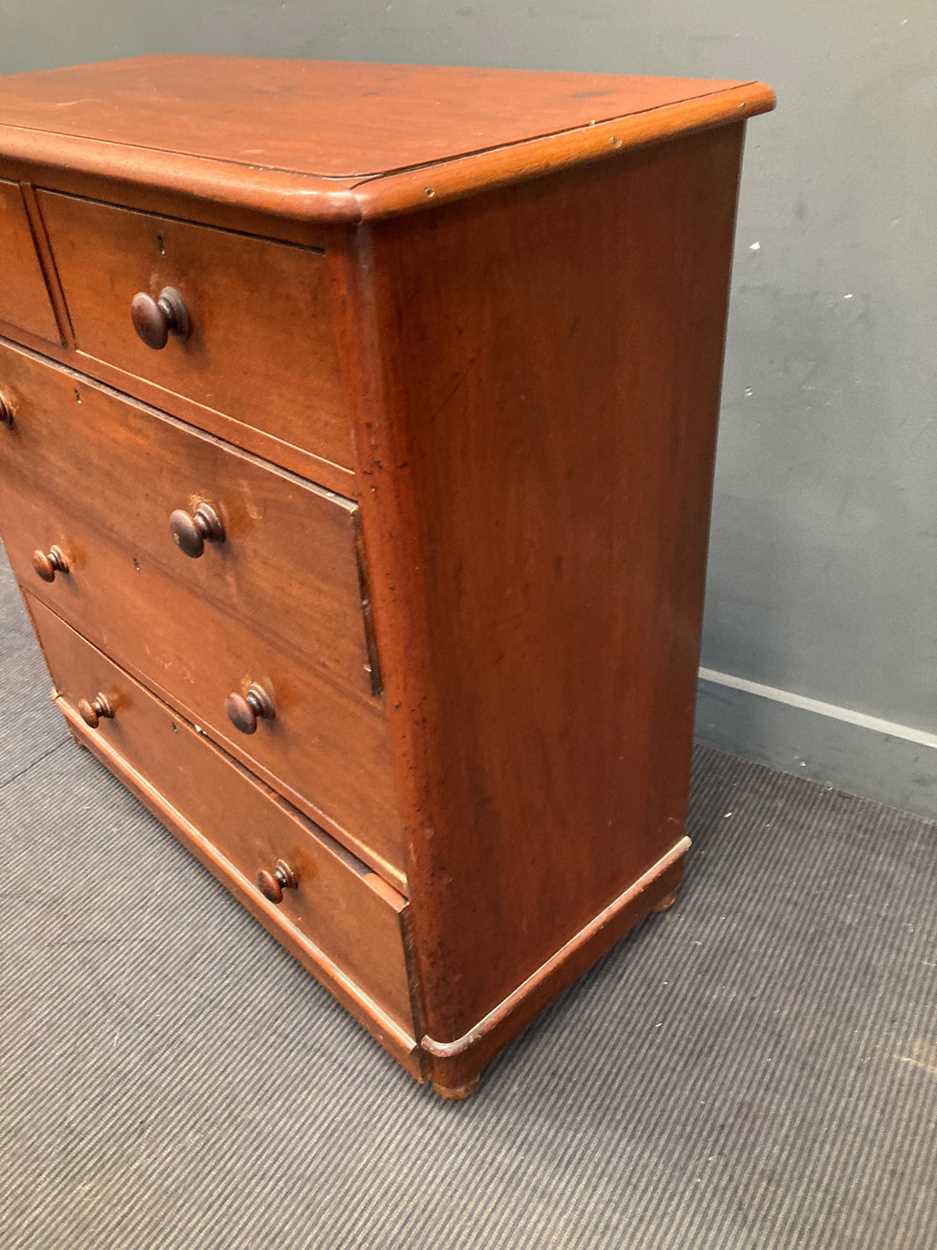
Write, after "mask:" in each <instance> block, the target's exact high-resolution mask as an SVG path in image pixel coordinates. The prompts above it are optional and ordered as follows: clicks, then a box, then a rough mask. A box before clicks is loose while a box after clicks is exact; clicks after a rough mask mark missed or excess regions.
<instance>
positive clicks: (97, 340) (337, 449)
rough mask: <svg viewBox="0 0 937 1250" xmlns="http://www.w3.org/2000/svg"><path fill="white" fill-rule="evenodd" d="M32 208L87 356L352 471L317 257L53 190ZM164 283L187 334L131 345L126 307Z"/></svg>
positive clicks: (169, 402)
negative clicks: (159, 344)
mask: <svg viewBox="0 0 937 1250" xmlns="http://www.w3.org/2000/svg"><path fill="white" fill-rule="evenodd" d="M37 200H38V203H39V206H40V209H41V212H42V217H43V221H44V222H45V227H46V230H47V233H48V236H49V241H50V244H51V248H52V253H53V256H54V258H55V264H56V269H57V271H58V275H59V279H60V280H61V283H62V287H63V289H64V293H65V302H66V304H67V307H68V312H69V315H70V318H71V323H72V329H73V330H74V334H75V341H76V346H77V348H78V351H79V352H80V353H81V354H82V355H83V356H86V357H89V358H94V359H96V360H99V361H103V362H104V363H105V364H108V365H113V366H115V367H116V368H118V369H120V370H122V371H124V372H125V373H126V374H128V375H133V376H135V377H138V378H141V379H143V380H144V381H146V382H149V383H152V384H154V385H156V386H158V387H160V388H162V389H163V390H164V391H165V392H167V395H166V399H165V402H163V401H160V406H161V407H167V408H169V409H170V410H173V409H174V408H178V405H177V404H175V403H174V399H173V397H174V396H175V397H182V398H183V399H184V400H187V401H190V402H191V403H192V404H195V405H198V406H199V407H200V408H202V409H203V410H204V411H205V413H206V414H211V413H216V414H222V415H223V416H225V417H228V418H231V419H233V420H234V421H237V422H239V423H241V424H242V425H244V426H248V427H250V428H252V429H255V430H261V431H263V432H264V433H266V434H269V435H272V436H274V437H275V438H276V439H279V440H280V441H282V442H285V443H288V444H290V445H292V446H294V447H299V448H303V449H305V450H306V451H310V452H313V453H314V454H315V455H317V456H319V457H321V458H322V459H324V460H327V461H330V462H332V463H334V464H337V465H341V466H343V467H344V468H346V469H353V468H354V455H353V451H352V435H351V427H350V423H349V421H348V420H347V417H346V411H345V406H344V404H343V402H342V391H341V385H340V375H339V365H338V346H337V342H336V338H335V330H334V326H333V303H334V302H335V297H334V293H333V288H332V278H331V272H330V268H329V265H328V262H327V260H326V257H325V256H324V255H323V253H322V252H321V251H316V250H314V249H311V248H308V247H300V246H294V245H292V244H288V243H276V242H273V241H271V240H269V239H262V238H258V237H256V236H254V235H248V234H236V233H233V232H231V231H226V230H219V229H215V228H214V227H211V226H200V225H195V224H193V223H191V222H185V221H178V220H176V219H175V218H170V217H161V216H157V215H154V214H152V213H142V212H137V211H135V210H131V209H126V208H118V207H115V206H112V205H108V204H100V203H97V202H95V201H91V200H83V199H78V198H76V197H74V196H69V195H61V194H58V193H56V192H51V191H40V192H38V193H37ZM167 287H168V288H172V289H174V290H176V291H177V292H178V293H179V295H180V296H181V298H182V301H183V303H184V306H185V309H186V310H187V314H188V319H189V326H190V329H189V333H188V336H187V337H186V338H184V339H183V338H181V337H180V336H179V335H178V334H174V333H169V335H168V339H167V341H166V344H165V346H164V347H163V348H162V349H159V350H156V349H154V348H152V347H148V346H146V345H145V344H144V343H143V342H142V341H141V339H140V338H139V337H138V336H137V333H136V331H135V330H134V326H133V323H132V321H131V303H132V302H133V299H134V296H135V295H137V294H140V293H142V294H143V295H145V296H149V297H151V298H152V299H154V300H155V299H157V298H158V297H159V295H160V293H161V292H162V291H163V290H164V289H165V288H167ZM91 371H92V372H93V371H94V370H93V368H92V369H91ZM121 389H123V387H121ZM127 389H129V390H133V389H134V388H133V386H132V385H128V387H127ZM181 415H184V416H185V417H186V418H187V419H193V420H196V421H197V420H198V414H197V413H192V412H190V411H188V410H186V411H185V412H184V413H182V414H181ZM208 428H210V429H215V432H219V431H218V430H217V429H216V426H215V424H214V423H211V424H209V426H208ZM235 441H236V440H235Z"/></svg>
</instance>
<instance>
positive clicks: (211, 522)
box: [169, 503, 225, 560]
mask: <svg viewBox="0 0 937 1250" xmlns="http://www.w3.org/2000/svg"><path fill="white" fill-rule="evenodd" d="M169 532H170V534H172V540H173V542H174V543H175V544H176V546H177V547H178V548H179V550H180V551H181V552H182V553H183V555H187V556H189V557H190V558H191V559H192V560H197V559H198V558H199V556H200V555H201V554H202V552H203V551H204V550H205V544H206V543H223V542H224V537H225V535H224V525H223V524H222V521H221V517H220V516H219V515H218V513H217V512H216V511H215V509H214V508H213V507H212V506H211V504H208V503H200V504H199V506H198V507H197V508H196V509H195V512H194V513H192V514H191V515H190V514H189V513H188V512H185V511H184V510H183V509H182V508H177V509H176V510H175V512H173V513H172V515H171V516H170V518H169Z"/></svg>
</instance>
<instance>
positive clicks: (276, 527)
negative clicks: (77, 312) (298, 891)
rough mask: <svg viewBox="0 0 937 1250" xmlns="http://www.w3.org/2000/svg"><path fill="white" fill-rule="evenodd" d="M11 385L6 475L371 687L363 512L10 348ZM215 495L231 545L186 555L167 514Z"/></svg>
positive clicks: (354, 682)
mask: <svg viewBox="0 0 937 1250" xmlns="http://www.w3.org/2000/svg"><path fill="white" fill-rule="evenodd" d="M0 390H2V391H3V393H4V394H5V395H6V396H7V397H8V401H9V402H10V403H11V404H12V405H13V408H14V409H15V412H16V422H15V425H14V427H13V429H12V430H10V431H0V458H2V461H3V467H2V469H0V476H4V475H8V474H9V475H11V476H12V478H14V479H15V480H16V481H17V482H18V483H20V484H21V485H25V484H27V483H29V484H30V485H31V486H32V488H33V489H34V490H35V492H36V494H37V495H40V496H43V497H45V498H47V499H55V500H56V501H57V502H58V503H60V504H61V505H62V506H64V507H66V508H70V509H72V510H74V511H75V512H76V513H79V514H80V515H82V516H83V517H84V518H85V519H86V520H87V522H88V523H89V524H90V525H92V526H94V527H96V528H98V529H101V530H102V531H105V532H107V533H109V534H110V535H111V536H112V537H113V538H114V539H115V540H117V541H118V542H122V543H124V544H125V545H126V547H127V550H128V551H130V552H132V553H133V555H134V557H135V558H137V559H138V560H142V561H143V562H145V563H148V564H149V563H155V564H158V565H159V566H160V567H161V568H162V569H163V571H164V572H165V573H167V574H168V575H169V576H171V577H172V578H174V579H175V580H176V581H179V582H180V583H182V584H184V585H185V586H186V587H187V588H188V589H189V590H190V591H192V592H193V593H195V594H198V595H199V596H200V597H201V598H203V599H204V600H205V601H206V602H207V603H211V604H214V606H215V607H216V608H217V609H218V610H219V611H221V612H223V613H225V614H226V615H229V616H235V617H237V618H238V619H240V620H242V621H243V622H245V623H246V624H249V625H252V626H253V628H254V629H256V630H257V631H258V632H259V633H262V634H265V635H267V636H269V637H273V638H278V639H279V640H280V641H281V643H282V644H283V646H284V647H288V648H290V649H291V650H292V651H294V652H295V653H296V654H297V655H301V656H303V657H304V658H305V660H306V662H307V663H308V664H309V666H310V667H312V668H315V669H317V670H319V671H320V672H322V673H323V674H327V675H329V676H330V677H331V678H332V680H334V681H338V682H340V683H342V684H345V685H347V686H349V688H351V689H352V690H358V691H360V692H361V693H363V694H369V693H370V692H371V688H372V681H371V678H372V673H371V664H370V656H369V649H368V643H367V638H366V634H365V614H364V611H363V608H362V589H363V580H364V572H363V570H362V569H361V568H360V567H359V559H358V509H357V507H356V506H355V505H354V504H352V503H350V502H349V501H347V500H344V499H340V498H338V497H337V496H335V495H333V494H330V493H329V492H327V491H323V490H321V489H319V488H318V487H315V486H312V485H310V484H308V483H306V482H303V481H302V480H301V479H299V478H296V477H294V476H292V475H291V474H288V473H285V472H283V471H282V470H279V469H275V468H273V467H271V466H270V465H267V464H265V463H264V462H263V461H260V460H257V459H256V458H254V457H252V456H249V455H246V454H245V453H243V452H240V451H238V450H237V449H236V448H234V447H231V446H229V445H227V444H225V443H222V442H220V441H219V440H218V439H215V438H212V437H210V436H208V435H205V434H200V433H198V432H197V431H195V430H192V429H191V428H190V427H188V426H185V425H183V424H182V423H180V422H178V421H175V420H173V419H172V418H171V417H167V416H164V415H163V414H161V413H159V412H156V411H155V410H153V409H150V408H145V407H144V406H143V405H142V404H138V403H135V402H133V401H132V400H128V399H126V398H125V397H124V396H121V395H119V394H116V393H115V392H112V391H109V390H107V389H105V388H103V387H101V386H98V385H96V384H95V383H93V382H89V381H88V380H87V379H86V378H83V377H81V376H80V375H78V374H75V373H74V372H72V371H70V370H65V369H60V368H58V367H56V366H54V365H50V364H48V363H47V362H46V361H44V360H43V359H42V358H41V357H39V356H36V355H34V354H32V353H30V352H27V351H25V350H23V349H22V348H18V347H15V346H13V345H12V344H9V343H3V342H2V341H0ZM104 448H106V449H107V454H106V455H104V454H102V449H104ZM203 500H204V501H207V502H208V503H210V504H211V505H212V506H213V507H214V508H215V509H216V511H217V512H218V513H219V515H220V517H221V519H222V521H223V524H224V529H225V540H224V541H223V542H220V543H206V544H205V549H204V554H203V555H202V556H201V557H199V558H198V559H188V558H187V557H186V556H184V555H183V554H182V552H181V551H180V550H179V549H178V548H177V547H176V545H175V544H174V543H173V541H172V538H171V537H170V532H169V518H170V515H171V513H172V512H173V511H174V510H175V509H189V510H190V511H192V512H194V510H195V508H196V506H197V504H198V503H199V502H200V501H203Z"/></svg>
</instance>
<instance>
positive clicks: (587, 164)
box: [0, 57, 773, 1097]
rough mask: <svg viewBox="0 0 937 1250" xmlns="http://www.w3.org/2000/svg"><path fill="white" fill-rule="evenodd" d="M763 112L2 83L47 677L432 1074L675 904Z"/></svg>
mask: <svg viewBox="0 0 937 1250" xmlns="http://www.w3.org/2000/svg"><path fill="white" fill-rule="evenodd" d="M772 104H773V97H772V95H771V92H770V91H769V90H768V89H767V88H765V87H764V86H762V85H760V84H757V83H732V82H703V81H693V80H686V79H647V78H628V77H611V76H599V75H587V74H540V73H525V72H516V71H501V70H490V71H488V70H450V69H431V68H414V67H403V66H376V65H355V64H339V63H326V62H300V61H260V60H237V59H223V58H180V57H171V58H160V57H155V58H143V59H135V60H128V61H117V62H112V63H106V64H101V65H93V66H79V67H77V68H74V69H67V70H54V71H48V72H42V73H29V74H22V75H14V76H12V77H8V78H5V79H2V80H0V264H2V280H0V491H2V494H0V529H2V534H3V538H4V541H5V544H6V547H7V552H8V554H9V558H10V560H11V562H12V565H13V568H14V570H15V572H16V576H17V579H18V581H19V584H20V586H21V589H22V591H23V594H24V597H25V601H26V604H27V607H28V609H29V612H30V614H31V618H32V621H33V624H34V626H35V630H36V634H37V636H38V638H39V641H40V643H41V645H42V648H43V651H44V654H45V658H46V661H47V663H48V667H49V671H50V673H51V676H52V681H53V685H54V697H55V699H56V701H57V703H58V706H59V708H60V709H61V711H62V713H63V714H64V716H65V717H66V719H67V721H68V724H69V726H70V727H71V729H72V732H73V733H74V736H75V738H76V739H77V740H78V742H79V743H81V744H82V745H83V746H86V747H88V748H89V749H90V750H91V751H93V752H94V753H95V754H96V755H97V756H98V757H99V758H100V759H101V760H103V761H104V763H105V764H106V765H107V766H108V767H109V768H110V769H112V770H113V771H114V772H115V773H116V774H117V776H118V777H120V778H121V779H122V780H123V781H124V782H125V783H126V784H127V785H128V786H129V787H130V788H131V789H132V790H133V791H134V792H135V793H136V794H137V795H139V797H140V798H141V799H142V800H143V802H144V803H146V804H147V805H148V806H149V807H150V808H151V809H152V810H153V811H154V812H156V813H157V815H158V816H159V817H160V818H161V819H162V820H163V821H164V822H165V824H166V825H167V826H168V827H169V828H170V829H172V830H173V832H174V833H175V834H176V835H177V836H178V837H180V838H181V839H182V840H183V841H184V842H185V843H187V844H188V846H189V847H190V848H191V849H192V851H193V852H194V853H195V854H196V855H197V856H198V858H199V859H201V860H202V862H203V863H205V864H206V865H207V866H208V867H209V868H210V869H211V870H212V871H213V872H215V873H216V874H217V875H218V876H219V877H220V878H221V879H222V880H223V881H224V882H225V883H226V884H227V885H228V887H229V888H230V889H231V890H232V891H234V893H235V894H236V895H237V896H238V897H239V898H240V899H241V900H242V901H243V902H244V904H245V905H246V906H247V907H248V908H249V909H250V910H251V911H252V912H253V914H254V915H255V916H256V917H257V918H258V919H259V920H260V921H261V922H262V923H263V924H264V925H266V926H267V928H268V929H269V930H270V931H271V932H272V933H274V934H275V935H276V937H277V938H278V939H279V940H280V941H281V942H282V943H283V944H284V945H285V946H286V947H287V948H288V949H289V950H290V951H291V952H292V953H293V954H294V955H295V956H296V957H297V958H298V959H300V960H301V961H302V962H303V964H304V965H305V966H306V967H307V968H308V969H309V970H310V972H312V973H313V974H314V975H315V976H316V977H318V978H319V980H320V981H321V982H322V983H323V984H324V985H325V986H326V987H327V988H328V989H329V990H330V991H331V992H332V993H333V994H334V995H335V996H336V997H337V998H338V999H339V1000H340V1001H341V1002H342V1003H344V1004H345V1006H346V1007H347V1008H348V1009H349V1010H350V1011H351V1012H352V1013H354V1015H355V1016H356V1017H357V1018H358V1020H360V1021H361V1023H362V1024H364V1025H365V1026H366V1027H367V1028H368V1029H370V1030H371V1032H372V1033H373V1034H374V1036H375V1037H376V1038H377V1039H378V1040H379V1041H380V1042H381V1043H383V1045H384V1046H385V1047H386V1048H387V1050H388V1051H390V1053H391V1054H392V1055H393V1056H394V1057H395V1058H396V1059H398V1060H399V1061H400V1063H402V1064H403V1065H404V1066H405V1067H406V1068H407V1069H408V1070H409V1071H410V1072H411V1073H412V1074H413V1076H414V1077H416V1078H417V1079H420V1080H429V1081H431V1082H432V1083H433V1085H434V1086H435V1087H436V1089H437V1090H439V1092H441V1093H443V1094H446V1095H448V1096H452V1097H459V1096H462V1095H464V1094H465V1093H467V1092H468V1091H469V1090H471V1089H472V1088H473V1086H474V1084H475V1083H476V1081H477V1078H478V1074H479V1072H480V1070H481V1069H482V1067H483V1066H484V1064H485V1063H486V1062H487V1061H488V1060H490V1059H491V1058H492V1056H493V1055H494V1054H495V1053H496V1052H497V1051H498V1050H499V1049H500V1048H501V1047H503V1046H504V1045H505V1043H506V1042H507V1041H508V1040H510V1038H511V1037H513V1036H514V1035H516V1034H517V1033H518V1031H519V1030H520V1029H521V1028H523V1026H524V1025H525V1024H526V1023H527V1022H528V1021H529V1020H530V1019H531V1018H532V1017H533V1015H534V1014H535V1013H536V1012H537V1011H538V1010H539V1009H540V1008H542V1007H543V1006H544V1005H545V1004H546V1003H547V1002H549V1001H550V1000H551V999H553V998H554V997H555V996H556V995H557V994H558V993H559V992H560V991H561V990H562V989H563V988H564V987H566V986H567V985H569V984H570V982H571V981H572V980H573V979H574V978H575V977H576V976H577V975H579V974H580V973H581V972H582V971H584V970H585V969H586V968H587V967H588V966H589V965H590V964H591V963H592V962H593V961H594V960H595V959H596V958H597V957H598V956H599V955H601V954H602V953H603V952H604V951H606V950H607V949H608V948H609V946H610V945H611V944H612V943H614V942H615V941H616V940H617V939H618V938H619V937H620V936H621V935H622V934H623V933H624V932H625V931H626V930H627V929H628V928H629V927H630V926H632V925H634V924H635V923H636V922H637V921H638V920H640V919H641V918H642V917H643V916H645V915H646V914H647V913H648V912H649V911H651V910H655V909H661V908H662V907H664V906H666V905H667V904H668V903H669V901H670V900H671V899H672V897H673V894H674V890H675V889H676V886H677V884H678V882H679V880H680V876H681V872H682V864H683V856H684V853H685V851H686V849H687V847H688V846H689V841H688V839H687V837H686V834H685V828H684V819H685V812H686V799H687V787H688V771H689V753H690V743H691V726H692V712H693V703H694V690H695V680H696V669H697V663H698V645H699V630H700V616H701V606H702V594H703V575H704V564H705V550H706V536H707V527H708V514H709V506H710V495H711V486H712V466H713V453H714V443H715V431H716V419H717V412H718V402H719V386H720V371H721V364H722V352H723V340H724V332H725V319H726V303H727V288H728V278H729V270H730V258H731V251H732V244H733V228H734V217H735V203H736V191H737V183H738V173H739V162H740V156H741V150H742V135H743V130H744V122H745V119H746V118H747V117H749V116H750V115H752V114H754V113H758V112H762V111H764V110H766V109H769V108H771V107H772ZM127 849H128V852H132V848H131V847H128V848H127Z"/></svg>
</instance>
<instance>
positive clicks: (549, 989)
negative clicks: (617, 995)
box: [420, 838, 690, 1098]
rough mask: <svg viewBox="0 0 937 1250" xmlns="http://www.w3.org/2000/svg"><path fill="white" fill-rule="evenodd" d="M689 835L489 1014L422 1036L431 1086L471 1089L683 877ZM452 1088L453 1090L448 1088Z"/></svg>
mask: <svg viewBox="0 0 937 1250" xmlns="http://www.w3.org/2000/svg"><path fill="white" fill-rule="evenodd" d="M689 846H690V840H689V838H681V840H680V841H679V842H678V843H677V844H676V845H675V846H673V847H672V848H671V849H670V850H669V851H668V852H667V853H666V854H664V855H662V856H661V858H660V859H659V860H657V862H656V863H654V864H652V865H651V867H650V868H648V870H647V871H646V872H645V873H643V874H642V875H641V876H640V877H639V878H638V879H637V881H635V882H634V883H633V884H632V885H630V886H629V887H628V889H626V890H624V891H623V892H622V893H621V894H619V895H617V896H616V897H615V898H614V899H612V900H611V902H610V903H609V904H608V906H607V907H604V908H603V909H602V910H601V911H600V912H599V913H598V914H597V915H596V916H594V917H593V918H592V919H591V920H590V921H589V922H588V923H587V924H586V925H584V926H583V927H582V928H581V929H580V930H579V931H578V932H577V933H575V934H574V935H573V936H572V937H571V938H570V939H569V941H567V942H566V943H564V945H563V946H562V947H561V948H560V949H559V950H558V951H556V952H555V953H554V954H553V955H551V957H550V958H549V959H548V960H546V961H545V962H544V963H543V964H541V965H540V967H539V968H536V969H535V970H534V971H533V972H532V973H531V975H530V976H529V977H528V978H527V979H526V980H525V981H522V982H521V983H520V984H519V985H518V986H517V988H516V989H515V990H514V991H513V992H512V993H511V994H509V995H508V997H507V998H505V999H502V1001H501V1002H500V1003H498V1004H497V1005H496V1006H495V1007H493V1008H492V1010H491V1011H490V1012H489V1013H488V1015H487V1016H484V1017H483V1018H482V1019H481V1020H479V1021H477V1022H476V1023H475V1025H473V1027H472V1028H471V1029H470V1030H469V1031H468V1033H465V1034H463V1035H462V1037H459V1038H456V1039H455V1040H454V1041H452V1042H442V1043H441V1042H438V1041H436V1039H435V1038H432V1037H428V1036H424V1037H423V1038H421V1039H420V1047H421V1049H422V1050H423V1051H424V1054H425V1064H426V1067H427V1069H428V1072H429V1076H430V1079H431V1080H432V1082H433V1088H434V1089H436V1090H437V1092H438V1093H441V1094H442V1095H443V1097H457V1098H458V1097H463V1096H464V1095H463V1094H461V1093H459V1092H458V1091H460V1090H465V1089H468V1090H469V1092H471V1088H472V1087H473V1083H474V1082H477V1080H478V1077H479V1073H480V1072H481V1070H482V1069H483V1068H484V1067H485V1065H486V1064H487V1063H489V1062H490V1061H491V1059H493V1058H494V1056H495V1055H496V1054H497V1053H498V1052H499V1051H500V1050H503V1049H504V1047H505V1046H506V1045H507V1044H508V1043H509V1042H510V1041H511V1040H512V1039H513V1038H515V1037H517V1035H518V1034H519V1033H521V1032H522V1031H523V1030H524V1029H525V1028H526V1027H527V1025H528V1024H529V1023H530V1022H531V1020H533V1019H534V1017H535V1016H536V1015H537V1014H538V1012H540V1011H542V1010H543V1009H544V1007H546V1006H548V1005H549V1004H550V1003H552V1002H553V1001H554V1000H555V999H556V998H557V997H558V996H559V995H560V994H561V993H562V992H563V991H564V990H565V989H568V988H569V986H570V985H572V983H573V982H574V981H575V980H576V978H577V977H579V976H581V975H582V974H583V973H584V972H586V971H587V970H588V969H589V968H590V967H591V966H592V964H594V963H595V962H596V960H597V959H599V958H600V957H601V956H602V955H603V954H604V953H605V952H606V951H608V949H609V948H610V947H611V946H612V945H614V943H615V942H618V941H620V940H621V938H622V937H624V935H625V934H626V933H627V932H628V931H629V930H630V929H633V928H634V927H635V926H636V925H638V924H640V923H641V921H642V920H643V919H644V918H645V917H646V916H647V915H648V914H649V913H651V912H654V911H657V910H658V904H659V902H660V901H661V900H663V899H666V898H672V897H673V892H674V890H675V889H676V887H677V886H678V885H679V884H680V882H681V880H682V879H683V865H684V857H685V854H686V852H687V850H688V849H689ZM453 1090H454V1091H456V1093H455V1094H453V1093H451V1092H449V1091H453Z"/></svg>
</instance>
